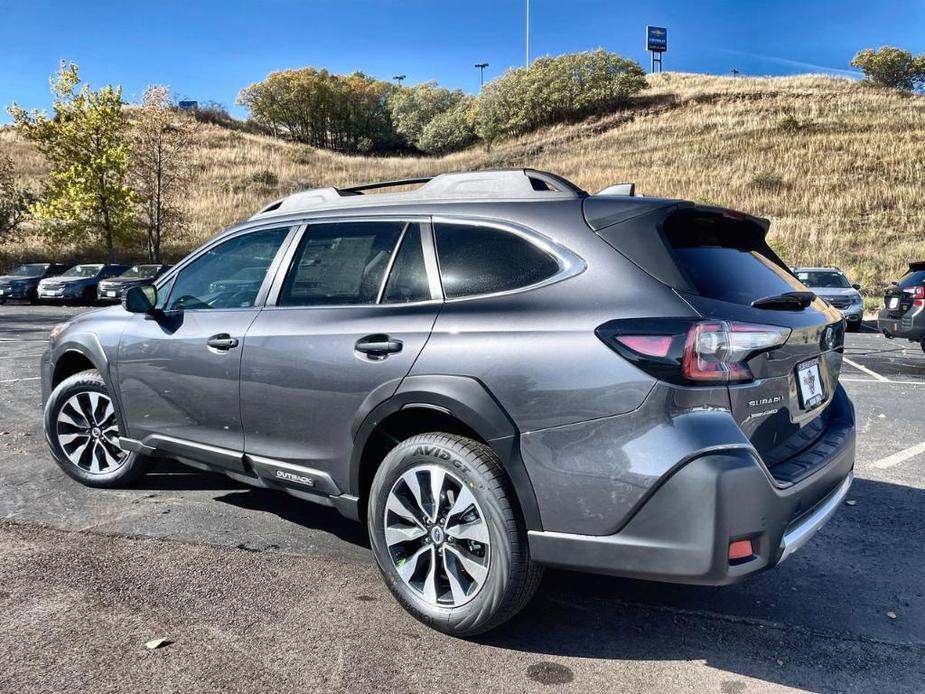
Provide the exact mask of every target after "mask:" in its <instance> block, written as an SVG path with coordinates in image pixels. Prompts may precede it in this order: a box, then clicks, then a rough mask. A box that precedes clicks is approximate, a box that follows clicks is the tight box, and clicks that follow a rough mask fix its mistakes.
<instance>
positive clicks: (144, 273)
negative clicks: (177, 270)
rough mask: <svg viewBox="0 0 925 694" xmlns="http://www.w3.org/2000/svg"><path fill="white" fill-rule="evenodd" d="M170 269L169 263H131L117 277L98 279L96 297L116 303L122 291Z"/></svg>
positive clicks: (150, 279) (151, 279) (106, 301)
mask: <svg viewBox="0 0 925 694" xmlns="http://www.w3.org/2000/svg"><path fill="white" fill-rule="evenodd" d="M169 269H170V266H169V265H159V264H156V263H155V264H152V265H132V267H130V268H129V269H128V270H126V271H125V272H123V273H122V274H121V275H118V276H117V277H113V278H112V279H108V280H100V283H99V284H98V285H97V286H96V298H97V300H99V301H101V302H103V303H112V304H115V303H118V302H119V300H120V299H121V298H122V292H124V291H125V290H126V289H128V288H129V287H134V286H135V285H138V284H146V283H147V282H153V281H154V280H156V279H157V278H158V277H160V276H161V275H163V274H164V273H165V272H167V271H168V270H169Z"/></svg>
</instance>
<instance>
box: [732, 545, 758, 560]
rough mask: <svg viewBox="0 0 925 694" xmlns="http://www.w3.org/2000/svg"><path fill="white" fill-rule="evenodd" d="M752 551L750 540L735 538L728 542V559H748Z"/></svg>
mask: <svg viewBox="0 0 925 694" xmlns="http://www.w3.org/2000/svg"><path fill="white" fill-rule="evenodd" d="M754 553H755V551H754V549H752V541H751V540H736V541H735V542H730V543H729V561H736V560H737V559H748V558H749V557H750V556H752V555H753V554H754Z"/></svg>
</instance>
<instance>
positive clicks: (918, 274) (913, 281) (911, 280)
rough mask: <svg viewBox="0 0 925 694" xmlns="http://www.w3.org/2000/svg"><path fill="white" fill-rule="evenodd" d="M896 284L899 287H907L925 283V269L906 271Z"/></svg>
mask: <svg viewBox="0 0 925 694" xmlns="http://www.w3.org/2000/svg"><path fill="white" fill-rule="evenodd" d="M896 284H897V285H898V286H899V288H900V289H906V288H907V287H916V286H918V285H920V284H925V270H916V271H914V272H908V273H906V274H905V275H903V276H902V278H901V279H900V280H899V282H897V283H896Z"/></svg>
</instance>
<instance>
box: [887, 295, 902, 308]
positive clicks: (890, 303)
mask: <svg viewBox="0 0 925 694" xmlns="http://www.w3.org/2000/svg"><path fill="white" fill-rule="evenodd" d="M897 306H899V297H896V296H894V297H892V298H891V299H890V300H889V301H887V302H886V307H887V308H896V307H897Z"/></svg>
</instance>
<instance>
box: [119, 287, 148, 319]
mask: <svg viewBox="0 0 925 694" xmlns="http://www.w3.org/2000/svg"><path fill="white" fill-rule="evenodd" d="M155 306H157V287H155V286H154V285H153V284H139V285H137V286H134V287H130V288H128V289H126V290H125V291H124V292H122V308H124V309H125V310H126V311H128V312H129V313H153V312H154V307H155Z"/></svg>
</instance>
